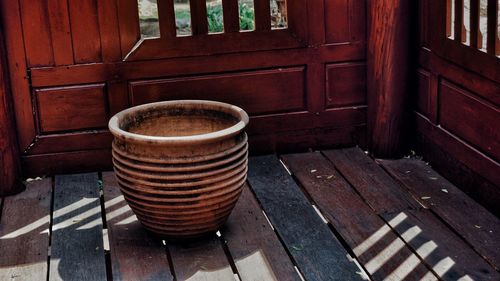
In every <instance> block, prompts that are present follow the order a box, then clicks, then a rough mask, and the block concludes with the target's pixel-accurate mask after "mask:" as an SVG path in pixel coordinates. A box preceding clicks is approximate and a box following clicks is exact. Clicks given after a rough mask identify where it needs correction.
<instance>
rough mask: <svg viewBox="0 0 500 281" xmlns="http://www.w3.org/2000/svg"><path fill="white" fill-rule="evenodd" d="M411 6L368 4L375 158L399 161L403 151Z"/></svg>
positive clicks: (379, 0) (389, 0)
mask: <svg viewBox="0 0 500 281" xmlns="http://www.w3.org/2000/svg"><path fill="white" fill-rule="evenodd" d="M410 2H412V1H408V0H373V1H368V3H369V10H368V21H369V24H368V25H369V26H368V28H369V32H368V58H367V60H368V70H367V80H368V81H367V83H368V133H369V134H368V142H369V150H370V152H371V153H372V154H373V155H374V156H376V157H381V158H392V157H398V156H401V155H402V153H403V152H404V149H405V147H404V144H405V138H404V135H405V134H404V131H405V126H408V123H407V121H408V119H407V116H408V114H409V110H410V109H408V108H407V107H406V105H407V104H408V102H407V99H408V97H409V96H410V95H409V90H410V89H409V79H408V76H409V67H410V63H409V47H410V45H409V41H410V34H409V33H410V16H411V14H410ZM411 36H417V35H416V34H413V35H411Z"/></svg>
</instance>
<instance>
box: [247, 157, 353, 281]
mask: <svg viewBox="0 0 500 281" xmlns="http://www.w3.org/2000/svg"><path fill="white" fill-rule="evenodd" d="M248 180H249V183H250V185H251V187H252V189H253V190H254V191H255V193H256V195H257V199H258V200H259V201H260V203H261V205H262V207H263V209H264V211H265V212H266V213H267V215H268V217H269V219H270V220H271V223H272V224H273V225H274V227H275V229H276V231H277V232H278V234H279V235H280V237H281V239H282V240H283V242H284V243H285V245H286V247H287V249H288V251H289V252H290V253H291V255H292V257H293V259H294V260H295V262H296V264H297V266H298V267H299V269H300V270H301V272H302V273H303V274H304V277H305V278H306V279H307V280H358V279H360V276H359V275H358V274H357V273H356V272H357V271H359V269H358V268H357V267H356V266H355V265H354V263H352V262H350V261H349V260H348V259H347V252H346V250H345V249H344V248H343V247H342V245H341V244H340V242H339V241H338V240H337V239H336V238H335V236H334V235H333V233H332V232H331V231H330V229H329V228H328V226H327V225H326V224H325V223H323V221H322V220H321V218H320V217H319V216H318V215H317V214H316V212H315V211H314V209H313V207H312V206H311V205H310V204H309V202H308V201H307V198H306V197H305V195H304V194H303V193H302V191H301V190H300V188H299V187H298V186H297V184H296V183H295V182H294V181H293V179H292V177H291V176H290V175H288V174H287V172H286V170H285V168H284V167H283V166H282V165H281V163H280V162H279V160H278V159H277V158H276V156H261V157H254V158H250V163H249V172H248Z"/></svg>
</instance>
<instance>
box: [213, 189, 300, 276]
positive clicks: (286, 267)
mask: <svg viewBox="0 0 500 281" xmlns="http://www.w3.org/2000/svg"><path fill="white" fill-rule="evenodd" d="M221 232H222V235H223V237H224V239H226V241H227V247H228V248H229V252H230V253H231V256H232V258H233V259H234V263H235V265H236V268H237V269H238V273H239V275H240V277H241V279H242V280H249V281H250V280H252V281H259V280H269V281H271V280H295V281H299V280H300V278H299V275H298V274H297V273H296V272H295V269H294V265H293V263H292V262H291V261H290V258H289V257H288V255H287V253H286V251H285V249H284V248H283V246H282V245H281V243H280V241H279V239H278V237H277V236H276V233H275V232H274V231H273V229H272V228H271V226H270V225H269V223H268V222H267V220H266V218H265V216H264V214H263V213H262V210H261V209H260V207H259V204H258V203H257V200H256V199H255V197H254V196H253V194H252V192H251V191H250V189H249V187H248V185H245V187H244V189H243V193H242V194H241V197H240V199H239V200H238V203H237V204H236V207H235V208H234V210H233V212H232V214H231V216H230V217H229V219H228V221H227V222H226V224H225V226H224V227H223V228H222V229H221ZM256 269H258V270H256Z"/></svg>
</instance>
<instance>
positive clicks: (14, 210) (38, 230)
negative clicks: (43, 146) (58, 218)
mask: <svg viewBox="0 0 500 281" xmlns="http://www.w3.org/2000/svg"><path fill="white" fill-rule="evenodd" d="M51 189H52V180H51V179H50V178H48V179H42V180H35V181H32V182H30V183H28V184H27V189H26V191H25V192H24V193H22V194H19V195H16V196H12V197H7V198H5V201H4V203H3V211H0V212H2V216H1V220H0V249H1V252H2V254H0V280H26V281H28V280H45V278H46V276H47V270H48V268H47V254H48V253H47V249H48V247H49V231H48V230H49V222H50V200H51V196H50V194H51Z"/></svg>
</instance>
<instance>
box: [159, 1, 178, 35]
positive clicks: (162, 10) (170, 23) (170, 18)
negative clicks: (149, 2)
mask: <svg viewBox="0 0 500 281" xmlns="http://www.w3.org/2000/svg"><path fill="white" fill-rule="evenodd" d="M157 3H158V18H159V24H160V37H161V38H162V39H165V40H169V39H172V38H175V36H176V26H175V11H174V1H173V0H158V2H157Z"/></svg>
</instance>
